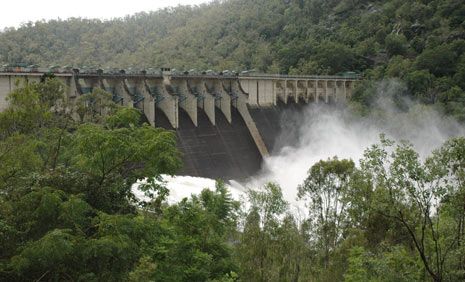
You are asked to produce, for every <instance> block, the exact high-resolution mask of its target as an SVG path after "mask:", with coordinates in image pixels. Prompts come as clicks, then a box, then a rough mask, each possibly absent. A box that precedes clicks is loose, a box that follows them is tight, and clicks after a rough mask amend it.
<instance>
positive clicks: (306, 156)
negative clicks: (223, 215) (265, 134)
mask: <svg viewBox="0 0 465 282" xmlns="http://www.w3.org/2000/svg"><path fill="white" fill-rule="evenodd" d="M398 87H400V86H399V85H397V84H396V82H383V83H382V84H381V85H380V90H379V91H380V92H381V93H380V95H379V97H381V98H379V99H378V101H377V102H376V104H375V106H374V109H373V111H372V113H371V114H369V115H366V116H360V115H359V114H357V113H356V112H355V111H353V110H352V108H351V107H350V106H349V107H336V106H329V105H325V104H321V103H320V104H309V105H306V106H305V107H303V108H302V110H300V111H298V112H296V114H294V115H287V116H285V117H284V118H283V119H282V120H281V121H280V123H281V124H280V128H281V131H282V132H281V133H280V134H279V136H277V137H276V140H275V146H274V149H273V150H271V155H270V157H268V158H265V159H264V160H263V162H262V165H261V169H260V170H259V172H258V173H257V174H256V175H254V176H252V177H250V178H248V179H247V180H241V181H235V180H234V179H225V182H226V183H227V184H228V187H229V188H230V190H231V193H232V195H233V197H234V198H236V199H240V198H241V197H245V193H246V191H247V189H258V188H260V187H261V186H262V185H264V184H265V183H266V182H275V183H277V184H279V185H280V186H281V188H282V189H283V195H284V197H285V199H286V200H287V201H288V202H289V203H290V204H291V205H295V206H302V204H301V203H299V201H298V200H297V199H296V196H297V187H298V185H299V184H301V183H302V182H303V181H304V179H305V178H306V175H307V171H308V169H309V168H310V167H311V166H312V165H313V164H315V163H316V162H318V161H319V160H321V159H328V158H332V157H333V156H337V157H338V158H339V159H342V158H350V159H352V160H354V161H355V162H356V163H358V160H359V159H360V158H361V157H362V156H363V153H364V150H365V149H367V148H368V147H369V146H371V145H373V144H375V143H377V142H379V137H380V134H385V135H386V137H388V138H389V139H392V140H394V141H397V142H400V141H408V142H410V143H411V144H412V145H413V146H414V148H415V150H416V151H417V152H418V153H419V154H420V156H421V157H426V156H427V155H429V154H430V153H431V152H432V151H433V150H434V149H436V148H438V147H439V146H441V145H442V143H444V142H445V141H446V140H447V139H448V138H450V137H453V136H465V128H464V127H463V126H462V125H461V124H459V123H458V122H456V121H455V120H454V119H452V118H450V117H447V116H445V115H442V114H440V113H439V112H438V111H436V110H435V109H433V108H431V107H427V106H424V105H420V104H416V103H413V102H408V101H407V102H406V103H407V104H408V109H407V110H405V109H404V110H402V111H401V110H398V109H397V108H396V107H395V106H394V104H393V101H392V97H393V95H394V93H395V92H396V91H398ZM164 179H165V181H166V182H167V186H168V188H169V190H170V191H171V192H170V193H171V194H170V197H169V202H171V203H173V202H176V201H179V200H180V199H182V198H184V197H188V196H190V195H191V194H198V193H200V191H201V190H202V189H203V188H209V189H215V181H214V180H213V179H206V178H200V177H191V176H175V177H169V176H165V178H164Z"/></svg>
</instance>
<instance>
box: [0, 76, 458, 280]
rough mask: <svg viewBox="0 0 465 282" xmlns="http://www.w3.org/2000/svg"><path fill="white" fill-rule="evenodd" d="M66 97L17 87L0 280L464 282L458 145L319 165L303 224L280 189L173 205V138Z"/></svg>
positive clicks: (7, 140) (0, 225)
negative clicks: (169, 182)
mask: <svg viewBox="0 0 465 282" xmlns="http://www.w3.org/2000/svg"><path fill="white" fill-rule="evenodd" d="M63 88H64V86H63V85H61V84H60V83H59V82H58V81H56V80H54V79H46V80H45V81H44V82H41V83H26V84H25V85H19V87H18V88H17V89H16V90H14V91H13V92H12V93H11V94H10V95H9V102H10V106H9V108H8V109H7V110H6V111H4V112H2V113H0V128H1V131H0V132H1V134H0V280H2V281H31V280H43V281H342V280H346V281H430V280H434V281H460V280H464V279H465V261H464V258H465V249H464V245H465V229H464V226H465V210H464V207H465V197H464V195H465V186H464V183H465V179H464V176H465V158H464V154H465V139H464V138H463V137H462V138H455V139H451V140H449V141H447V142H446V143H445V144H444V145H443V146H442V147H441V148H440V149H438V150H437V151H434V152H433V153H432V154H431V156H430V157H428V158H427V159H426V160H424V161H423V160H421V159H420V158H419V156H418V154H417V153H416V152H415V151H414V149H413V148H412V146H411V145H410V144H408V143H400V144H395V143H394V142H392V141H390V140H388V139H386V138H384V137H383V136H381V140H380V143H379V144H376V145H373V146H372V147H370V148H368V149H367V150H366V152H365V155H364V157H363V159H362V160H361V161H360V164H355V163H354V162H353V161H352V160H345V159H344V160H340V159H338V158H337V157H334V158H332V159H327V160H321V161H320V162H318V163H316V164H315V165H313V166H312V167H311V168H310V169H309V171H308V176H307V178H306V179H305V181H304V182H303V183H302V184H301V185H300V186H299V187H298V192H299V193H298V197H299V199H300V201H302V202H304V203H305V204H306V206H307V211H308V214H306V215H304V214H300V215H299V216H298V214H297V213H296V212H295V211H294V210H292V209H290V207H289V204H288V203H287V202H286V201H285V200H284V198H283V195H282V191H281V188H280V187H279V186H278V185H276V184H274V183H269V184H267V185H265V186H264V187H261V188H260V187H258V188H257V189H254V190H251V191H249V193H248V198H247V200H246V202H243V203H241V202H238V201H236V200H233V199H232V197H231V194H230V193H229V191H228V190H227V189H226V188H225V186H224V184H223V183H222V182H218V183H217V187H216V190H215V191H210V190H204V191H202V193H201V194H200V195H197V196H191V197H190V198H185V199H183V200H182V201H180V202H179V203H176V204H172V205H169V204H167V203H166V201H165V200H166V197H167V195H168V194H169V191H168V190H167V189H166V188H165V187H164V185H163V183H162V182H160V174H173V173H175V172H176V170H177V169H178V168H179V167H180V165H181V164H180V160H179V153H178V151H177V149H176V142H175V139H174V135H173V133H172V132H169V131H165V130H163V129H157V128H153V127H150V126H149V125H147V124H142V123H141V122H140V114H141V113H140V112H139V111H138V110H136V109H133V108H122V107H119V106H117V105H115V104H113V103H112V102H111V101H110V97H107V100H105V97H106V96H108V95H106V93H104V92H99V91H100V90H96V91H97V92H94V93H89V94H85V95H83V96H81V98H80V99H78V100H77V101H75V102H73V103H70V102H69V101H67V100H66V99H65V98H64V97H63ZM51 99H53V100H55V101H57V102H51V101H52V100H51ZM146 177H148V178H146ZM142 179H145V182H144V183H143V184H141V185H140V187H139V189H140V191H142V192H143V193H144V195H145V197H143V199H141V198H138V197H136V196H135V195H134V191H133V190H132V185H133V183H135V182H136V181H138V180H142Z"/></svg>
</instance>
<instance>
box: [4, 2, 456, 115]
mask: <svg viewBox="0 0 465 282" xmlns="http://www.w3.org/2000/svg"><path fill="white" fill-rule="evenodd" d="M464 53H465V3H464V2H463V1H461V0H388V1H373V0H371V1H369V0H290V1H284V0H254V1H251V0H224V1H213V2H212V3H209V4H203V5H200V6H195V7H188V6H179V7H177V8H168V9H164V10H159V11H155V12H150V13H139V14H136V15H133V16H128V17H126V18H124V19H114V20H109V21H100V20H87V19H69V20H59V21H56V20H54V21H49V22H36V23H28V24H25V25H23V26H22V27H20V28H18V29H14V28H11V29H6V30H5V31H4V32H2V33H0V62H4V63H18V62H23V63H28V64H39V65H43V66H49V65H54V64H58V65H62V66H63V65H73V66H81V67H82V66H88V67H89V66H93V67H102V68H105V67H119V68H127V67H131V66H132V67H138V68H148V67H161V66H167V67H173V68H177V69H182V70H188V69H192V68H195V69H203V70H207V69H216V70H224V69H228V70H236V71H240V70H247V69H248V70H250V69H256V70H259V71H262V72H268V73H290V74H334V73H338V72H341V71H359V72H362V73H363V74H364V75H365V77H366V78H369V79H372V80H378V79H382V78H400V79H401V80H403V81H404V82H405V83H406V85H407V86H408V89H407V90H408V91H407V92H408V93H406V95H410V96H412V97H414V98H415V99H419V100H421V101H422V102H424V103H430V104H433V103H435V104H437V105H438V106H439V107H440V108H441V109H442V110H444V111H445V112H447V113H449V114H452V115H454V116H456V117H457V118H458V119H460V120H462V121H464V120H465V111H464V110H463V108H464V107H465V93H464V90H465V54H464ZM370 83H371V82H366V83H365V84H364V85H362V86H361V87H360V88H359V91H357V92H356V97H355V99H354V101H356V102H358V103H359V104H360V105H361V106H362V107H363V106H365V107H366V106H369V105H370V103H372V100H373V96H374V93H373V92H374V91H373V89H371V88H373V87H372V85H371V84H370ZM438 102H439V103H438Z"/></svg>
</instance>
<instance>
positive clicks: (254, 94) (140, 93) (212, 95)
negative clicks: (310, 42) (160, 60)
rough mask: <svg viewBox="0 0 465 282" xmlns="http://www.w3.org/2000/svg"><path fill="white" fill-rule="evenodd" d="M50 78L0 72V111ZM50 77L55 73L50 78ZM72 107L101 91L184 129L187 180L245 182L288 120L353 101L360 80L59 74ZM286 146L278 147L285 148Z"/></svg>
mask: <svg viewBox="0 0 465 282" xmlns="http://www.w3.org/2000/svg"><path fill="white" fill-rule="evenodd" d="M43 75H44V73H11V72H10V73H8V72H0V111H1V110H3V109H5V108H6V107H7V106H8V103H7V100H6V97H7V95H8V93H10V92H11V91H13V90H14V89H15V87H16V85H17V81H20V80H26V81H40V79H41V77H43ZM48 75H50V74H48ZM53 75H54V76H55V77H57V78H58V79H59V80H61V81H62V82H63V83H64V84H65V85H66V86H67V87H66V96H67V98H68V100H69V101H70V102H71V103H72V102H73V101H75V100H76V99H77V98H78V97H79V96H81V95H86V94H88V93H91V92H92V91H93V90H94V89H96V88H100V89H103V90H105V91H107V92H109V93H111V94H112V99H113V101H114V102H115V103H117V104H120V105H123V106H127V107H134V108H137V109H138V110H140V111H141V112H142V113H143V114H144V116H145V117H146V120H147V121H148V123H150V124H151V125H152V126H156V127H162V128H165V129H168V130H173V131H175V132H176V136H177V139H178V140H177V142H178V146H179V149H180V151H181V153H182V154H183V161H184V168H183V169H182V170H181V171H180V172H179V174H181V175H191V176H201V177H209V178H219V177H221V178H223V179H243V178H246V177H249V176H252V175H254V174H255V173H256V172H257V171H258V170H259V169H260V165H261V163H262V160H263V158H266V157H267V156H269V154H270V152H272V151H274V150H276V149H277V148H278V147H279V142H278V141H279V140H278V139H279V138H278V137H279V136H280V135H281V132H286V135H287V138H289V139H290V140H291V141H292V138H293V137H292V136H293V133H292V132H293V130H294V129H295V128H296V125H295V124H292V123H288V124H286V123H283V117H285V116H286V115H289V114H291V113H298V112H299V111H301V110H302V108H303V107H304V106H305V105H306V104H308V103H345V101H346V100H347V99H350V97H351V95H352V91H353V88H354V85H355V83H356V81H357V79H356V78H347V77H340V76H283V75H241V76H238V75H228V74H222V75H207V74H205V75H190V74H186V73H183V74H175V73H159V74H146V73H136V74H125V73H117V74H103V73H78V72H65V73H53ZM277 146H278V147H277Z"/></svg>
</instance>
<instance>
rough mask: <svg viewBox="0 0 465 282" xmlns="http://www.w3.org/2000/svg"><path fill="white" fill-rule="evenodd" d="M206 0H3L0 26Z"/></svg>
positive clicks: (120, 13)
mask: <svg viewBox="0 0 465 282" xmlns="http://www.w3.org/2000/svg"><path fill="white" fill-rule="evenodd" d="M2 2H3V1H2ZM206 2H210V0H126V1H124V0H112V1H108V0H107V1H104V0H78V1H69V0H21V1H18V0H7V1H5V3H1V10H0V30H3V29H4V28H6V27H19V26H20V25H21V23H26V22H29V21H32V22H34V21H38V20H43V19H45V20H51V19H58V18H60V19H67V18H70V17H81V18H98V19H111V18H116V17H124V16H126V15H132V14H134V13H137V12H142V11H145V12H148V11H154V10H158V9H160V8H164V7H170V6H177V5H198V4H201V3H206Z"/></svg>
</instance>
